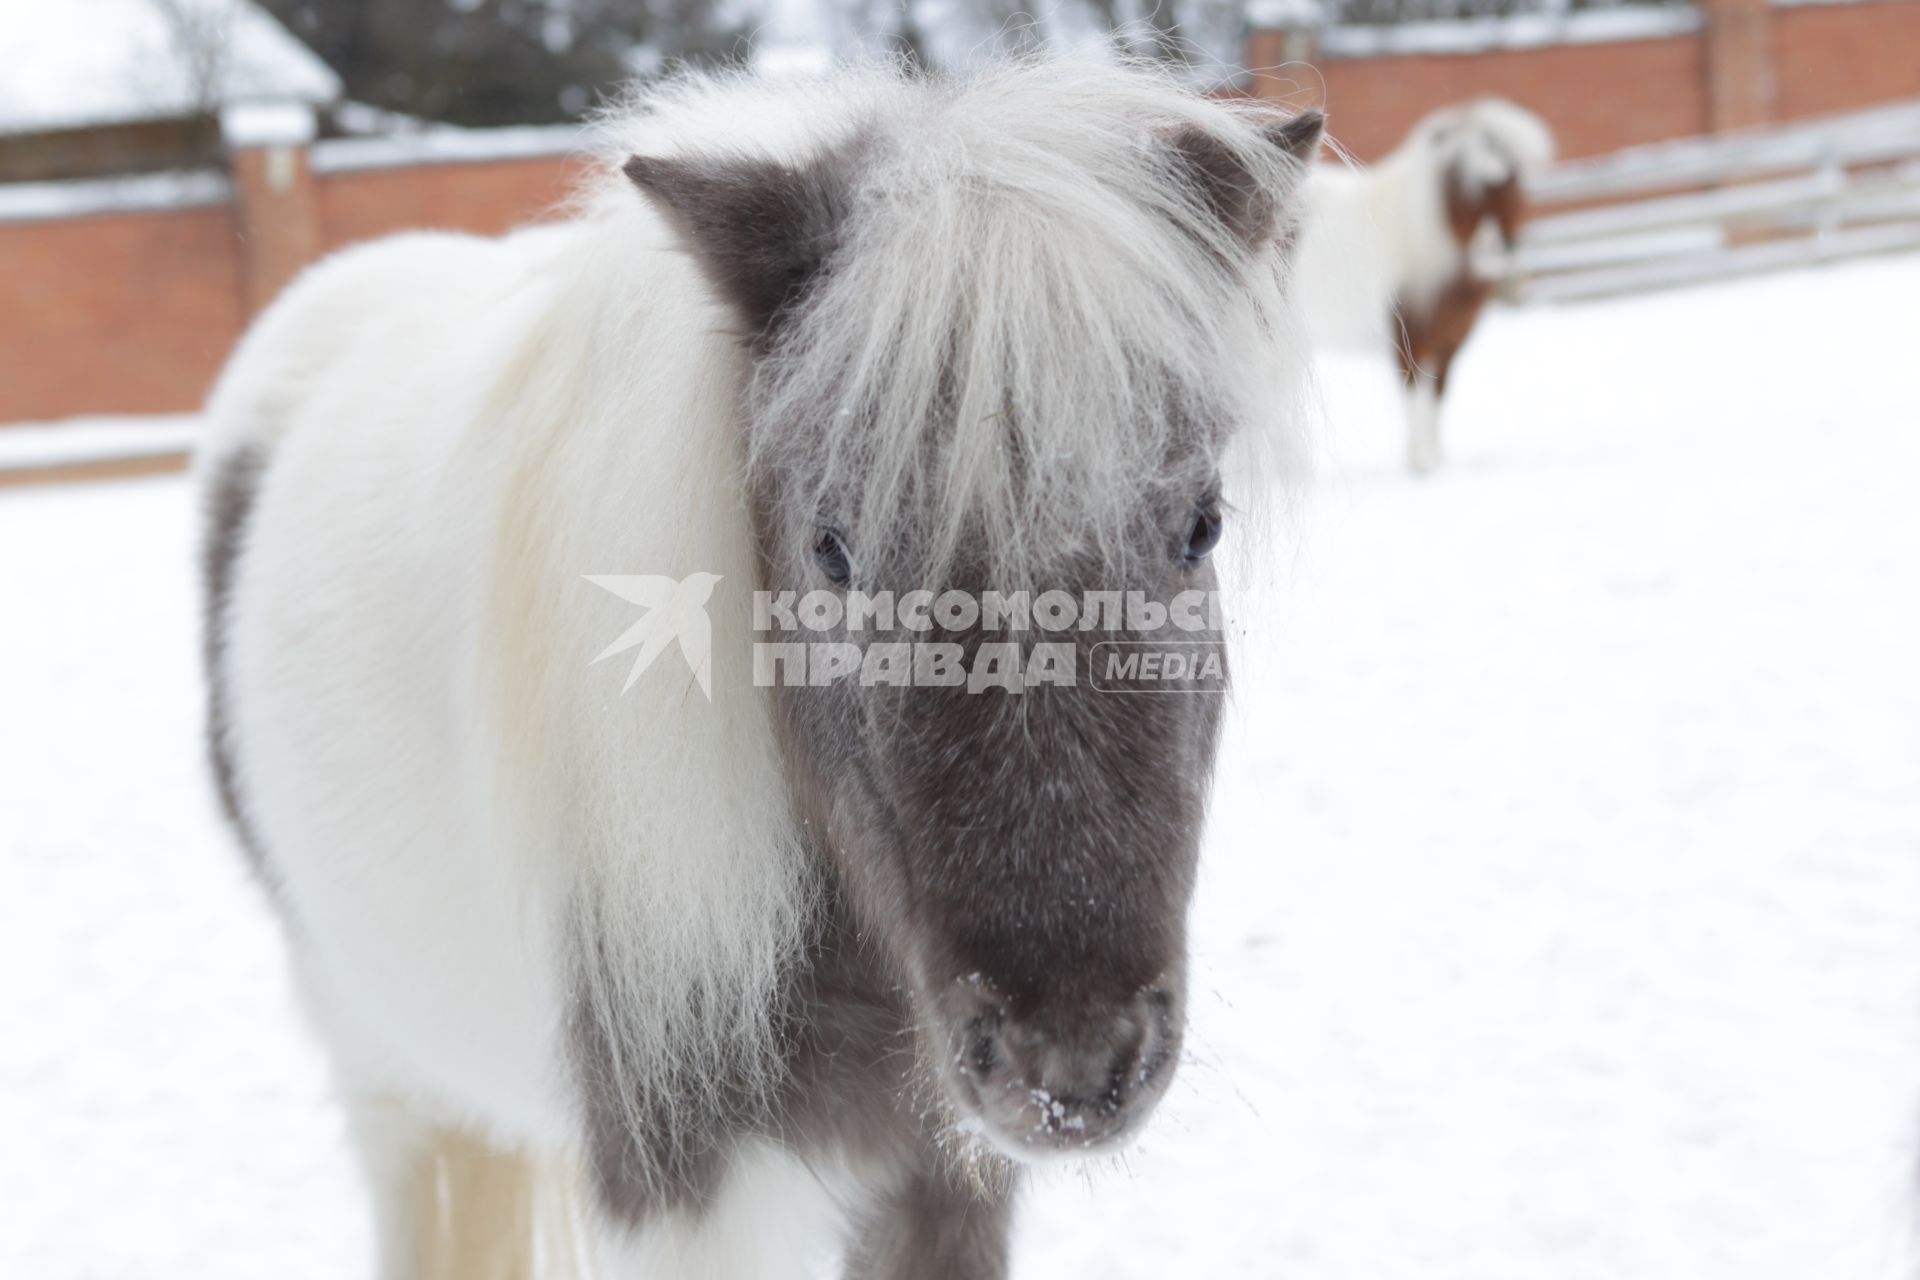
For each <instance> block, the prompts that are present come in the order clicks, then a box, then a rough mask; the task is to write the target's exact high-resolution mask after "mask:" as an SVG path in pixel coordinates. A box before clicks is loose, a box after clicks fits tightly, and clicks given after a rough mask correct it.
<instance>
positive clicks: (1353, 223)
mask: <svg viewBox="0 0 1920 1280" xmlns="http://www.w3.org/2000/svg"><path fill="white" fill-rule="evenodd" d="M1552 159H1553V135H1552V134H1551V133H1550V132H1549V131H1548V130H1547V127H1546V125H1545V124H1544V123H1542V122H1541V120H1540V119H1539V118H1538V117H1537V116H1535V115H1533V114H1532V113H1531V112H1528V111H1526V110H1524V109H1522V108H1520V107H1517V106H1515V105H1514V104H1512V103H1510V102H1503V101H1501V100H1499V99H1495V98H1485V99H1481V100H1480V101H1477V102H1473V103H1469V104H1466V105H1464V106H1457V107H1448V108H1445V109H1444V110H1441V111H1436V112H1434V113H1433V114H1432V115H1429V116H1427V117H1426V118H1425V119H1424V120H1422V121H1421V122H1420V123H1419V124H1417V125H1415V126H1414V129H1413V132H1412V133H1410V134H1409V135H1408V136H1407V140H1406V141H1405V142H1403V143H1402V144H1401V145H1400V146H1399V147H1398V148H1397V149H1396V150H1395V151H1394V152H1393V153H1392V154H1390V155H1388V156H1387V157H1386V158H1385V159H1383V160H1381V161H1380V163H1378V164H1376V165H1374V166H1373V167H1371V168H1367V169H1361V168H1352V167H1346V166H1338V165H1324V164H1323V165H1318V166H1315V168H1314V169H1313V171H1312V174H1311V176H1310V177H1309V179H1308V182H1307V187H1306V197H1307V212H1306V214H1305V226H1304V228H1303V230H1302V233H1301V247H1300V265H1299V272H1298V280H1299V286H1298V295H1299V298H1300V302H1301V307H1302V310H1303V313H1304V316H1305V319H1306V322H1307V327H1308V332H1309V334H1310V335H1311V337H1312V339H1313V340H1314V341H1315V342H1316V343H1320V344H1324V345H1327V346H1336V347H1360V348H1365V349H1369V350H1378V349H1379V348H1380V347H1381V346H1382V345H1391V347H1392V350H1393V352H1394V354H1395V356H1396V358H1397V360H1398V363H1399V366H1400V370H1401V374H1402V376H1403V378H1404V379H1405V382H1406V387H1407V397H1408V432H1407V462H1408V465H1409V466H1410V467H1411V468H1412V470H1413V471H1414V472H1415V473H1416V474H1426V473H1428V472H1431V471H1433V470H1434V469H1436V468H1437V467H1438V466H1439V465H1440V462H1441V449H1440V423H1439V412H1440V400H1441V398H1442V397H1443V396H1445V394H1446V389H1447V377H1448V374H1449V372H1450V371H1451V368H1452V364H1453V358H1454V356H1455V355H1456V354H1457V353H1458V352H1459V350H1460V348H1461V346H1462V345H1463V344H1464V343H1465V342H1466V339H1467V335H1468V334H1469V333H1470V332H1471V331H1472V328H1473V324H1474V321H1475V320H1476V319H1477V318H1478V316H1479V313H1480V309H1481V308H1482V307H1483V306H1484V305H1485V304H1486V301H1487V299H1488V297H1489V296H1490V295H1491V294H1492V292H1493V289H1494V286H1495V284H1496V283H1497V281H1498V279H1499V277H1500V275H1501V274H1503V272H1504V268H1503V266H1502V265H1501V263H1500V258H1501V256H1502V252H1503V251H1507V252H1510V251H1511V250H1512V248H1513V245H1514V241H1515V237H1516V236H1517V235H1518V233H1519V229H1520V223H1521V220H1522V218H1523V217H1524V215H1525V200H1526V186H1527V183H1528V182H1529V181H1530V180H1532V179H1533V178H1534V177H1535V176H1536V175H1537V174H1538V173H1539V172H1540V170H1541V169H1543V168H1545V167H1546V165H1547V164H1548V162H1550V161H1551V160H1552Z"/></svg>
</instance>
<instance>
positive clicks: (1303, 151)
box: [1173, 111, 1327, 249]
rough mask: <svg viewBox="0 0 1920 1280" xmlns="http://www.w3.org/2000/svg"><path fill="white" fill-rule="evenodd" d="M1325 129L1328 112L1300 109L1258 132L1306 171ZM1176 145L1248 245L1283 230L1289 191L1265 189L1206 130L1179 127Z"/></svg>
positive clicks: (1225, 219)
mask: <svg viewBox="0 0 1920 1280" xmlns="http://www.w3.org/2000/svg"><path fill="white" fill-rule="evenodd" d="M1326 128H1327V117H1326V116H1325V114H1324V113H1322V112H1319V111H1302V112H1300V113H1299V114H1298V115H1294V116H1288V117H1286V118H1285V119H1276V120H1274V121H1272V122H1271V123H1269V124H1266V125H1263V126H1262V127H1261V130H1260V133H1261V136H1262V137H1264V138H1265V139H1266V141H1267V142H1268V143H1269V144H1270V145H1271V146H1273V147H1275V148H1277V149H1279V150H1280V151H1281V152H1283V153H1284V154H1286V155H1288V156H1291V157H1292V158H1293V159H1294V160H1296V161H1298V162H1299V164H1300V172H1302V173H1304V172H1305V167H1306V166H1307V165H1309V164H1312V163H1313V160H1314V157H1315V156H1317V155H1319V154H1320V138H1321V135H1323V134H1324V133H1325V132H1326ZM1173 148H1174V153H1175V154H1176V155H1178V156H1179V157H1180V159H1181V161H1182V162H1183V163H1184V164H1185V166H1186V170H1187V174H1188V176H1189V178H1190V179H1191V180H1192V182H1193V184H1194V185H1195V187H1197V188H1198V189H1199V192H1200V194H1201V195H1202V196H1203V197H1204V198H1205V199H1206V201H1207V203H1208V204H1209V205H1210V206H1212V208H1213V211H1214V213H1215V214H1216V215H1218V217H1219V219H1220V221H1221V222H1222V223H1223V224H1224V225H1225V226H1226V228H1227V230H1229V231H1231V232H1232V233H1233V234H1234V235H1236V236H1238V237H1239V238H1240V239H1241V240H1242V241H1243V242H1245V243H1246V244H1247V246H1248V247H1250V248H1256V249H1257V248H1259V247H1260V246H1261V245H1263V244H1265V243H1266V242H1267V241H1268V240H1269V239H1271V238H1272V237H1273V235H1274V234H1275V232H1277V231H1278V230H1279V218H1280V202H1281V201H1282V200H1284V199H1285V198H1286V196H1287V194H1288V192H1287V191H1272V190H1268V189H1267V188H1265V187H1263V186H1262V185H1261V184H1260V183H1259V182H1258V181H1256V180H1255V178H1254V176H1253V175H1252V174H1250V173H1248V172H1247V167H1246V166H1245V165H1244V164H1242V163H1241V162H1240V160H1239V158H1238V157H1237V156H1235V155H1234V154H1233V152H1232V151H1231V150H1229V149H1228V148H1227V147H1225V146H1223V145H1221V142H1220V140H1219V139H1218V138H1216V137H1214V136H1213V135H1212V134H1210V133H1208V132H1206V131H1205V130H1203V129H1197V128H1192V127H1189V128H1186V129H1183V130H1181V131H1180V132H1179V133H1178V134H1176V135H1175V136H1174V139H1173ZM1295 185H1297V181H1296V184H1295ZM1289 190H1291V188H1289Z"/></svg>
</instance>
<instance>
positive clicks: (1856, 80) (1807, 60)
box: [1771, 0, 1920, 120]
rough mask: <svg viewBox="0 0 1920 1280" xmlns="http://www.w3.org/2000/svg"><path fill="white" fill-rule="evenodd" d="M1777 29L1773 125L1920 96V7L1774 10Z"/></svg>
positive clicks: (1902, 2) (1896, 0)
mask: <svg viewBox="0 0 1920 1280" xmlns="http://www.w3.org/2000/svg"><path fill="white" fill-rule="evenodd" d="M1772 25H1773V31H1772V35H1773V40H1772V49H1771V54H1772V60H1773V92H1774V98H1773V116H1774V118H1775V119H1778V120H1801V119H1805V118H1806V117H1807V116H1818V115H1826V114H1828V113H1830V112H1834V111H1854V110H1858V109H1860V108H1862V107H1871V106H1874V105H1876V104H1878V103H1882V102H1887V101H1890V100H1893V99H1898V98H1912V97H1920V0H1869V2H1867V3H1856V4H1809V5H1799V6H1795V7H1791V8H1776V9H1775V10H1774V11H1773V24H1772Z"/></svg>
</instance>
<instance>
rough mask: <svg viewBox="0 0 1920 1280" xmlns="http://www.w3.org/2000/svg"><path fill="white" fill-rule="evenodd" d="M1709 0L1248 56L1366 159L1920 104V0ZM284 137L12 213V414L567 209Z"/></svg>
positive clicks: (195, 388)
mask: <svg viewBox="0 0 1920 1280" xmlns="http://www.w3.org/2000/svg"><path fill="white" fill-rule="evenodd" d="M1703 12H1704V13H1705V14H1706V21H1705V22H1704V23H1703V24H1699V26H1700V29H1699V30H1692V31H1686V32H1684V33H1681V34H1670V35H1665V36H1661V37H1659V38H1649V39H1618V40H1606V41H1594V42H1587V43H1572V44H1555V45H1545V46H1542V47H1537V48H1525V49H1501V50H1486V51H1479V52H1459V53H1435V54H1407V53H1399V54H1393V55H1379V56H1366V57H1360V56H1348V57H1332V56H1328V57H1321V58H1313V57H1311V53H1310V51H1303V50H1302V49H1301V48H1300V47H1299V36H1298V34H1297V33H1296V34H1295V35H1293V36H1291V37H1290V36H1288V35H1285V34H1282V33H1276V32H1258V33H1255V35H1254V36H1253V37H1252V39H1251V41H1250V43H1249V46H1248V51H1247V52H1248V65H1250V66H1253V67H1282V64H1291V65H1288V66H1285V67H1284V68H1283V70H1282V71H1279V72H1274V73H1267V74H1263V75H1260V76H1258V77H1256V80H1255V89H1256V91H1257V92H1259V93H1261V94H1263V95H1265V96H1269V97H1275V98H1284V99H1286V100H1288V101H1291V102H1294V103H1296V104H1302V105H1304V104H1308V103H1319V102H1324V103H1325V105H1327V106H1328V107H1329V109H1330V110H1331V113H1332V119H1333V127H1334V131H1335V133H1336V134H1337V135H1338V136H1339V138H1340V139H1341V140H1342V141H1343V142H1345V143H1346V144H1347V145H1348V146H1349V147H1350V148H1352V149H1353V151H1354V152H1355V153H1356V154H1358V155H1359V156H1360V157H1361V158H1362V159H1376V158H1378V157H1379V156H1381V155H1382V154H1384V153H1385V152H1387V151H1389V150H1391V149H1392V148H1393V146H1394V145H1395V144H1397V143H1398V141H1399V140H1400V138H1401V137H1402V136H1403V135H1404V134H1405V132H1406V130H1407V129H1408V127H1409V126H1411V125H1412V124H1413V122H1414V121H1415V120H1417V119H1419V118H1420V117H1421V116H1422V115H1424V114H1426V113H1427V112H1428V111H1430V110H1433V109H1434V108H1436V107H1439V106H1442V105H1445V104H1446V103H1449V102H1456V101H1459V100H1460V99H1462V98H1467V97H1472V96H1475V95H1480V94H1499V95H1502V96H1504V97H1509V98H1512V99H1514V100H1516V101H1518V102H1521V103H1523V104H1524V105H1526V106H1529V107H1531V108H1533V109H1534V110H1536V111H1538V112H1539V113H1540V114H1541V115H1543V116H1544V117H1546V119H1547V120H1548V122H1549V123H1551V124H1552V125H1553V127H1554V128H1555V130H1556V131H1557V132H1558V133H1559V135H1560V141H1561V147H1562V151H1563V153H1564V154H1566V155H1570V156H1581V155H1592V154H1597V153H1603V152H1607V151H1612V150H1615V149H1617V148H1620V147H1624V146H1629V145H1632V144H1635V143H1642V142H1653V141H1658V140H1661V139H1666V138H1674V137H1682V136H1686V135H1690V134H1698V133H1702V132H1707V131H1709V130H1712V129H1714V128H1726V127H1735V126H1737V125H1740V124H1744V123H1753V122H1755V121H1756V120H1759V121H1764V120H1792V119H1799V118H1803V117H1806V116H1809V115H1818V114H1822V113H1826V112H1832V111H1843V110H1849V109H1854V108H1859V107H1865V106H1871V105H1873V104H1876V103H1880V102H1885V101H1890V100H1894V99H1899V98H1913V97H1920V53H1916V50H1920V0H1850V2H1846V3H1837V4H1801V5H1792V4H1772V5H1768V4H1763V3H1759V2H1758V0H1703ZM1716 42H1717V43H1716ZM1303 54H1304V56H1306V57H1307V58H1308V61H1309V63H1310V65H1301V64H1300V63H1298V62H1296V61H1295V59H1298V58H1301V57H1302V56H1303ZM322 145H323V146H335V145H336V144H322ZM539 150H540V148H538V147H535V148H533V151H534V152H538V151H539ZM282 151H283V152H285V154H283V155H281V156H279V157H278V158H275V157H273V156H271V155H269V154H268V152H267V150H265V149H255V150H243V151H240V152H238V153H236V155H235V156H234V159H233V166H232V169H233V178H234V189H235V193H236V195H235V200H234V204H233V207H231V208H225V207H214V208H207V207H198V208H176V209H167V210H151V211H146V212H119V213H102V214H93V215H86V216H77V217H76V216H69V217H62V218H41V219H37V220H18V219H15V220H7V219H6V218H5V217H4V216H0V423H4V422H9V421H22V420H28V421H31V420H37V419H47V418H56V417H64V416H68V415H72V414H82V413H144V412H166V411H178V410H186V409H192V408H193V407H195V406H196V405H198V404H199V403H200V402H201V400H202V399H203V398H204V396H205V393H206V390H207V388H208V386H209V385H210V384H211V382H212V380H213V377H214V375H215V374H216V373H217V372H218V370H219V367H220V364H221V362H222V360H224V359H225V357H226V354H227V351H228V350H229V348H230V347H231V345H232V343H233V340H234V339H235V337H236V336H237V335H238V334H239V333H240V331H241V329H242V328H243V327H244V324H245V322H246V318H247V317H248V316H249V315H250V314H252V312H253V311H254V310H256V309H257V308H258V307H259V306H261V305H264V303H265V301H266V300H268V299H269V298H271V297H272V295H273V294H274V293H275V292H276V291H277V290H278V289H279V288H280V287H281V286H282V285H283V284H284V282H285V281H286V280H287V279H288V278H290V277H291V275H292V274H294V273H295V272H297V271H298V270H299V268H300V267H301V266H303V265H304V264H305V263H306V262H307V261H309V260H311V259H312V258H313V257H314V256H316V255H318V254H320V253H323V252H326V251H329V250H332V249H336V248H339V247H340V246H342V245H346V244H351V243H353V242H355V241H359V240H365V239H370V238H373V237H375V236H380V235H384V234H387V233H389V232H392V231H396V230H401V229H404V228H408V227H446V228H453V229H460V230H467V231H475V232H480V233H483V234H491V233H495V232H499V231H504V230H506V229H508V228H509V227H512V226H515V225H518V224H520V223H522V222H525V221H528V220H531V219H535V218H538V217H541V216H542V215H544V214H546V213H548V212H550V211H552V210H553V209H554V208H555V207H556V206H557V205H558V204H559V202H560V201H561V200H562V199H563V198H564V197H565V195H566V192H567V189H568V185H569V182H570V181H571V178H572V168H571V162H569V161H568V160H565V159H563V158H560V157H558V156H555V155H551V154H531V153H530V154H523V155H521V156H520V157H518V158H489V159H474V160H465V161H459V162H452V163H449V162H444V158H440V159H437V160H436V162H433V163H425V162H419V163H410V164H400V165H394V164H391V163H385V164H380V165H376V164H371V163H361V162H355V163H353V164H328V165H320V166H319V167H318V168H316V167H315V166H314V165H313V164H312V163H311V162H310V160H311V156H312V155H313V154H315V153H310V152H309V151H307V150H306V149H305V148H304V147H294V148H291V149H290V150H289V149H286V148H282ZM335 154H338V152H336V153H335ZM389 160H391V157H389ZM5 190H6V188H5V187H4V186H0V200H3V198H4V192H5Z"/></svg>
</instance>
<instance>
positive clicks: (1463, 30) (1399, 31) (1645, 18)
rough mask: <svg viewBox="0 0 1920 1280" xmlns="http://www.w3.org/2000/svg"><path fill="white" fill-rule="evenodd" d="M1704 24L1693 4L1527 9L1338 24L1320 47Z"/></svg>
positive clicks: (1515, 43)
mask: <svg viewBox="0 0 1920 1280" xmlns="http://www.w3.org/2000/svg"><path fill="white" fill-rule="evenodd" d="M1701 23H1702V18H1701V16H1700V11H1699V10H1698V9H1697V8H1695V7H1693V6H1692V5H1684V6H1682V5H1673V6H1666V7H1660V8H1621V9H1582V10H1579V11H1577V12H1573V13H1522V14H1514V15H1512V16H1510V17H1504V18H1464V19H1455V20H1452V21H1448V22H1404V23H1396V24H1394V25H1391V26H1386V25H1382V26H1365V27H1358V26H1356V27H1333V28H1330V29H1329V30H1328V31H1327V32H1326V33H1325V34H1324V35H1322V36H1321V39H1320V51H1321V52H1322V53H1323V54H1330V55H1332V56H1334V57H1341V58H1360V57H1371V56H1377V55H1380V54H1391V53H1483V52H1486V51H1488V50H1494V49H1538V48H1542V47H1544V46H1547V45H1555V44H1603V43H1607V42H1610V41H1615V40H1657V39H1662V38H1664V37H1668V36H1681V35H1689V34H1691V33H1692V32H1695V31H1698V30H1700V27H1701Z"/></svg>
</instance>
